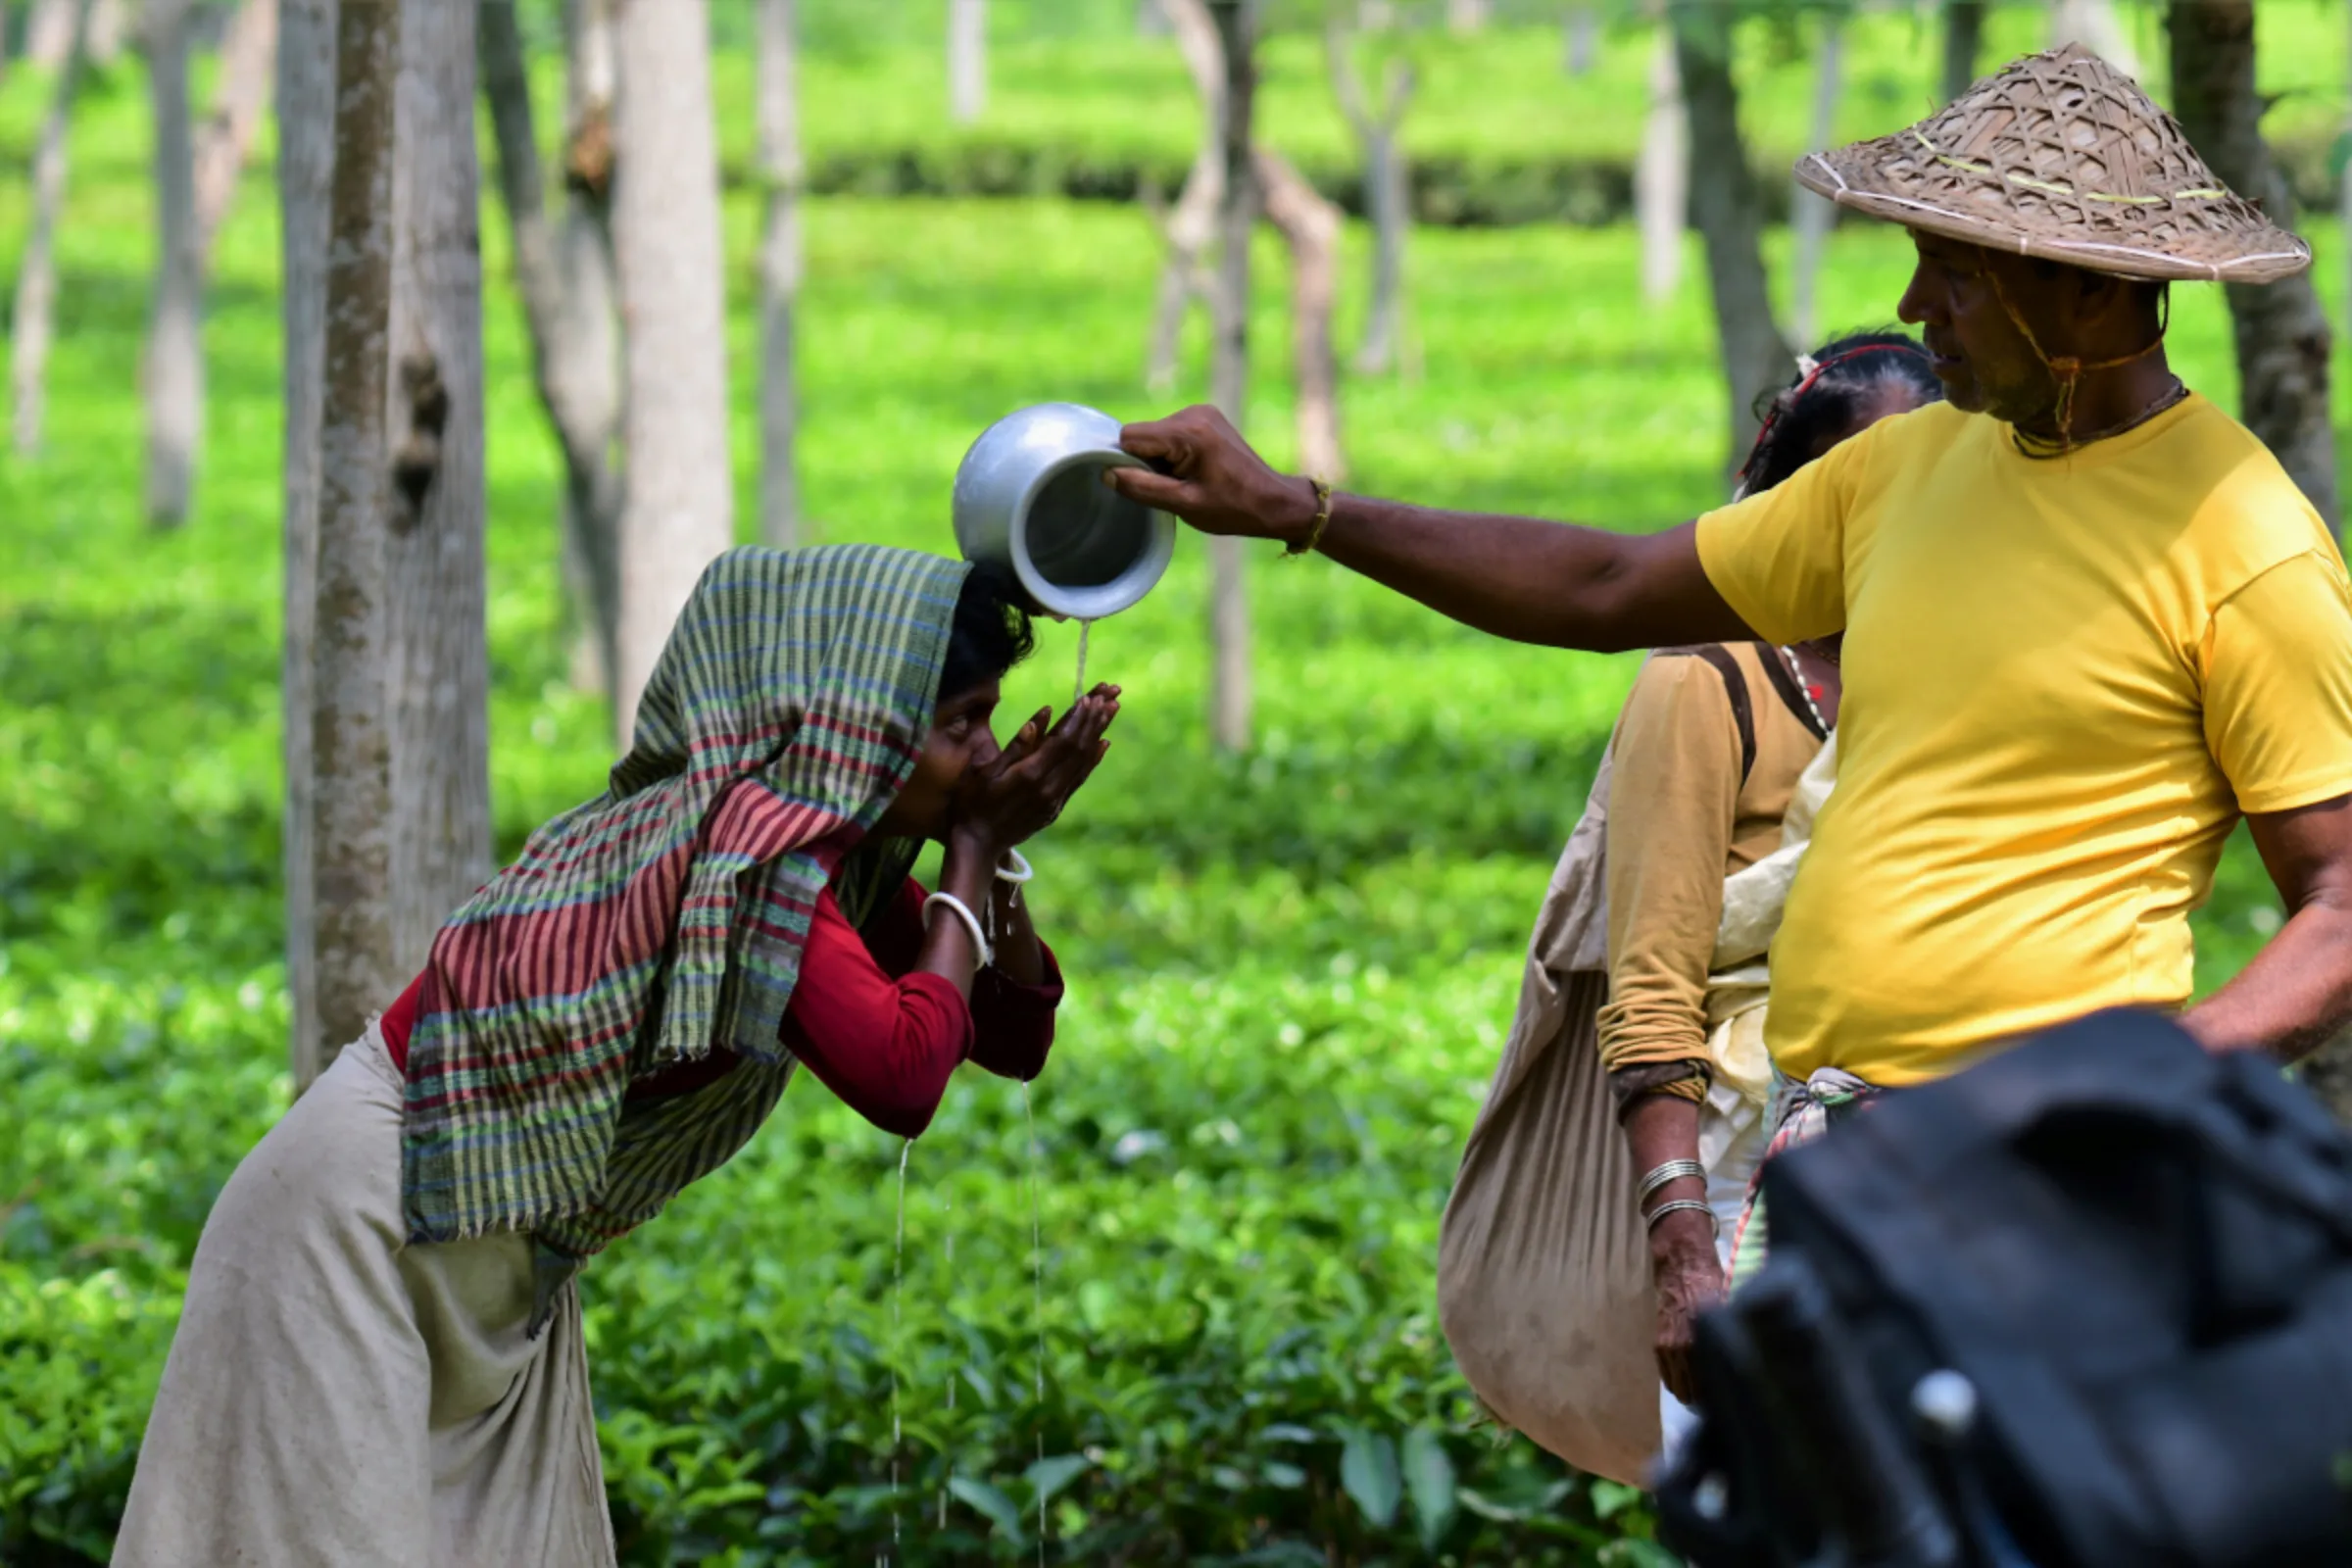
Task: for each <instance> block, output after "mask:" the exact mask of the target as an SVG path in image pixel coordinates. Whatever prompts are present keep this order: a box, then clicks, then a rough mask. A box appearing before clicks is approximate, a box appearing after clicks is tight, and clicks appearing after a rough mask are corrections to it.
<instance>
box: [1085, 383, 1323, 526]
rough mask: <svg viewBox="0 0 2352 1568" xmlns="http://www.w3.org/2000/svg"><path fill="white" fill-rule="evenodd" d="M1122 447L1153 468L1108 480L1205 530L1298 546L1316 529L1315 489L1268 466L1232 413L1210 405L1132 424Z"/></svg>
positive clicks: (1107, 475)
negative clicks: (1235, 424)
mask: <svg viewBox="0 0 2352 1568" xmlns="http://www.w3.org/2000/svg"><path fill="white" fill-rule="evenodd" d="M1119 445H1120V446H1122V447H1124V448H1126V449H1127V451H1128V452H1129V453H1131V454H1132V455H1134V456H1136V457H1139V458H1141V459H1143V460H1144V461H1145V462H1146V463H1149V464H1151V465H1152V467H1151V468H1105V469H1103V483H1104V484H1107V485H1109V486H1110V487H1111V488H1112V489H1113V490H1116V491H1117V492H1118V493H1119V494H1120V495H1123V496H1125V497H1126V498H1127V499H1128V500H1130V501H1134V502H1138V503H1140V504H1142V505H1144V506H1147V507H1154V508H1157V509H1158V510H1159V511H1161V512H1166V513H1172V514H1174V515H1177V516H1179V517H1182V518H1183V519H1184V520H1185V521H1187V522H1189V523H1191V524H1192V525H1193V526H1194V527H1196V528H1198V529H1200V530H1201V532H1202V533H1216V534H1239V535H1240V536H1242V537H1243V538H1246V539H1282V540H1286V541H1294V542H1295V541H1297V540H1299V539H1303V538H1305V537H1306V533H1307V530H1308V529H1309V528H1311V527H1313V526H1314V521H1315V512H1316V502H1315V487H1314V486H1313V485H1312V484H1311V483H1309V482H1308V481H1306V480H1304V479H1299V478H1291V477H1288V476H1286V475H1283V474H1279V473H1276V472H1275V471H1274V470H1273V469H1272V468H1270V467H1268V466H1266V461H1265V459H1263V458H1261V457H1259V456H1258V455H1257V454H1256V453H1255V452H1253V451H1251V450H1250V443H1249V442H1247V441H1245V440H1243V439H1242V433H1241V432H1240V431H1239V430H1236V429H1235V428H1234V427H1233V426H1232V424H1231V423H1229V422H1228V421H1227V420H1226V417H1225V416H1224V415H1222V414H1219V413H1218V412H1217V411H1216V410H1215V409H1212V408H1209V407H1208V406H1206V405H1205V404H1201V405H1196V406H1194V407H1192V408H1189V409H1186V410H1185V411H1184V412H1183V413H1181V414H1173V415H1170V416H1169V417H1167V418H1164V419H1153V420H1152V421H1151V422H1150V423H1148V424H1131V425H1128V426H1127V427H1126V428H1125V429H1123V430H1121V431H1120V432H1119ZM1154 470H1156V471H1154Z"/></svg>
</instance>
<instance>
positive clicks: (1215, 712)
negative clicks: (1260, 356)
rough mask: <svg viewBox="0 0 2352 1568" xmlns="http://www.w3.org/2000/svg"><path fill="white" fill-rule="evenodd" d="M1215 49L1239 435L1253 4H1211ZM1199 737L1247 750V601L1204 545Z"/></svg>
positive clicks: (1222, 275)
mask: <svg viewBox="0 0 2352 1568" xmlns="http://www.w3.org/2000/svg"><path fill="white" fill-rule="evenodd" d="M1210 10H1211V13H1212V15H1213V16H1214V17H1215V19H1216V24H1217V42H1218V44H1219V46H1220V48H1221V49H1222V50H1223V53H1224V60H1225V85H1224V92H1223V99H1224V110H1225V115H1224V123H1223V126H1222V134H1221V135H1220V136H1219V138H1218V148H1217V151H1218V157H1219V160H1220V162H1222V164H1223V165H1224V171H1225V177H1224V184H1225V203H1224V212H1223V214H1222V215H1221V221H1220V222H1219V223H1218V233H1219V255H1218V258H1217V287H1216V299H1215V309H1214V316H1215V334H1214V335H1215V342H1216V349H1215V355H1214V359H1213V362H1212V365H1211V368H1210V372H1209V378H1210V383H1211V396H1212V397H1213V398H1214V400H1215V402H1216V405H1217V407H1218V408H1220V409H1222V410H1224V411H1225V417H1227V418H1229V419H1231V420H1232V421H1233V422H1234V425H1235V426H1236V427H1237V428H1246V423H1245V417H1246V416H1247V414H1248V409H1247V401H1248V392H1249V386H1250V229H1251V228H1252V227H1254V226H1255V224H1256V221H1257V199H1258V198H1257V181H1256V179H1255V178H1254V177H1253V173H1252V171H1251V169H1250V129H1251V126H1250V119H1251V114H1252V111H1253V109H1254V107H1255V99H1256V87H1257V82H1256V57H1257V23H1258V15H1257V13H1258V0H1214V3H1213V4H1212V5H1211V7H1210ZM1208 572H1209V589H1208V643H1209V653H1210V660H1211V667H1210V672H1209V688H1208V732H1209V738H1210V739H1211V741H1213V742H1214V743H1215V744H1216V745H1217V746H1218V747H1220V748H1222V749H1223V750H1225V751H1229V752H1238V751H1244V750H1246V749H1248V747H1249V745H1250V601H1249V597H1248V589H1247V587H1246V586H1245V583H1244V580H1243V570H1242V542H1241V541H1240V540H1239V539H1228V538H1212V539H1211V540H1209V542H1208Z"/></svg>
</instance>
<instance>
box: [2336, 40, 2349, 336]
mask: <svg viewBox="0 0 2352 1568" xmlns="http://www.w3.org/2000/svg"><path fill="white" fill-rule="evenodd" d="M2344 16H2345V19H2346V21H2347V22H2352V10H2347V11H2346V12H2345V13H2344ZM2345 41H2346V43H2347V44H2352V27H2347V28H2346V29H2345ZM2346 64H2347V67H2348V68H2352V58H2348V59H2347V62H2346ZM2346 79H2347V80H2352V69H2348V70H2347V75H2346ZM2338 134H2339V135H2340V136H2342V137H2343V138H2344V139H2345V142H2346V144H2347V145H2352V106H2347V107H2346V109H2345V111H2344V126H2343V129H2342V130H2341V131H2340V132H2338ZM2335 184H2336V189H2335V208H2336V220H2337V222H2338V225H2339V227H2338V229H2337V232H2338V233H2340V234H2343V235H2346V236H2347V237H2352V160H2347V161H2346V162H2345V164H2344V169H2343V172H2342V173H2340V174H2338V175H2337V176H2336V182H2335ZM2344 266H2345V276H2344V282H2345V285H2346V286H2345V289H2344V310H2345V313H2346V315H2345V329H2346V331H2348V332H2352V246H2347V247H2345V254H2344Z"/></svg>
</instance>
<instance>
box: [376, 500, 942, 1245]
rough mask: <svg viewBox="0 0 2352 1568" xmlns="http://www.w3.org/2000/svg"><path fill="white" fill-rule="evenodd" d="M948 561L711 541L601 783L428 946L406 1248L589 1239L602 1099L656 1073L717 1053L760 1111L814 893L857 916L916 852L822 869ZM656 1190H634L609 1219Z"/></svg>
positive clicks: (413, 1049) (867, 778) (911, 668)
mask: <svg viewBox="0 0 2352 1568" xmlns="http://www.w3.org/2000/svg"><path fill="white" fill-rule="evenodd" d="M969 569H970V568H969V567H968V566H966V565H965V564H963V563H961V562H955V561H948V560H944V559H942V558H940V557H936V556H928V555H921V554H917V553H915V552H912V551H905V550H885V549H881V548H879V547H875V546H865V545H841V546H830V547H826V548H822V549H812V550H799V551H790V552H785V551H773V550H733V551H729V552H728V553H727V554H725V555H723V556H721V557H719V558H718V560H717V561H715V562H713V563H712V564H711V567H710V569H709V570H707V571H706V572H704V574H703V578H702V581H701V582H700V583H698V584H697V585H696V587H695V590H694V596H693V597H692V598H691V599H690V600H688V601H687V604H686V608H685V610H684V611H683V612H681V613H680V614H679V616H678V622H677V625H676V626H675V627H674V628H673V629H672V630H671V632H670V636H669V642H668V644H667V646H666V647H664V648H663V649H662V658H661V661H660V662H659V663H658V664H657V665H656V666H655V669H654V673H653V677H652V679H651V680H650V681H649V682H648V683H647V686H646V689H645V695H644V698H643V699H642V701H641V703H640V704H639V707H638V711H637V727H636V736H635V740H634V744H633V745H632V746H631V747H630V749H629V753H628V755H627V756H626V757H624V758H622V759H621V760H620V762H619V763H618V765H616V766H615V767H614V768H613V773H612V778H611V781H610V783H609V784H608V786H607V788H606V790H605V793H604V794H603V795H601V796H599V797H598V798H597V799H595V800H593V801H590V802H588V803H587V804H586V805H584V806H580V807H576V808H574V809H571V810H569V811H566V812H565V813H564V814H563V815H562V816H559V817H557V818H556V819H555V820H553V821H551V822H549V823H548V824H547V825H546V826H544V827H542V828H540V829H539V831H538V832H536V833H534V834H533V835H532V836H531V839H530V842H529V843H528V844H527V845H525V846H524V848H523V852H522V857H521V858H520V859H518V860H516V861H515V864H513V865H511V866H509V867H508V868H507V869H506V870H504V871H502V872H500V873H499V874H498V875H497V876H496V877H495V878H493V879H492V880H491V881H490V882H489V883H488V884H486V885H485V886H484V887H483V888H482V889H481V891H480V892H478V893H476V894H475V895H474V896H473V898H472V899H471V900H470V901H468V902H467V903H466V906H465V907H463V908H461V909H460V910H459V911H458V912H457V913H456V914H455V915H454V916H452V917H451V918H450V920H449V922H448V923H447V924H446V925H444V926H443V927H442V928H441V931H440V934H439V935H438V936H437V937H435V938H434V940H433V948H432V956H431V960H430V964H429V974H430V977H431V978H430V981H429V983H428V985H427V986H426V989H425V996H424V1005H423V1006H422V1007H420V1009H419V1012H418V1016H417V1024H416V1028H415V1032H414V1033H413V1034H412V1036H411V1038H410V1045H409V1077H408V1092H407V1105H406V1113H405V1119H404V1130H403V1131H404V1135H403V1147H402V1161H401V1163H402V1191H403V1201H404V1205H405V1209H406V1217H407V1222H408V1228H409V1234H410V1239H411V1240H412V1241H413V1242H448V1241H455V1240H458V1239H460V1238H463V1237H470V1236H480V1235H483V1234H486V1233H490V1232H495V1231H503V1230H530V1231H537V1232H539V1233H540V1234H541V1236H542V1239H543V1241H553V1242H556V1243H557V1245H559V1246H560V1247H563V1248H564V1250H573V1251H585V1250H594V1248H596V1247H598V1246H601V1245H602V1243H603V1241H605V1240H609V1239H610V1236H611V1234H613V1233H614V1226H613V1224H611V1223H596V1224H587V1223H571V1222H574V1221H586V1220H588V1219H590V1218H591V1217H592V1213H593V1214H594V1215H603V1214H607V1213H609V1212H610V1211H611V1205H606V1204H604V1203H603V1199H604V1196H605V1189H606V1186H607V1181H608V1174H609V1172H608V1163H609V1161H610V1159H611V1157H612V1155H613V1149H614V1142H615V1136H616V1133H617V1132H618V1130H619V1125H620V1119H621V1108H622V1100H623V1097H624V1095H625V1094H626V1092H627V1090H628V1087H629V1084H630V1083H631V1082H632V1081H633V1080H634V1079H636V1078H638V1077H641V1076H643V1075H644V1074H646V1073H649V1072H651V1071H653V1070H655V1069H657V1068H659V1067H662V1066H664V1065H666V1064H668V1063H671V1062H675V1061H680V1060H685V1059H689V1058H693V1057H699V1056H703V1055H706V1054H709V1053H710V1052H711V1050H712V1049H713V1048H724V1049H727V1050H731V1051H734V1052H736V1053H738V1054H741V1055H742V1056H744V1057H746V1058H748V1060H749V1061H750V1062H752V1063H753V1064H755V1066H757V1067H760V1068H761V1069H762V1070H761V1071H760V1072H757V1073H754V1074H751V1075H750V1076H753V1077H757V1078H759V1079H760V1080H762V1081H763V1082H767V1083H769V1084H770V1085H771V1088H772V1092H769V1093H764V1094H763V1095H762V1096H761V1097H760V1098H761V1100H762V1101H763V1103H762V1104H761V1105H760V1114H761V1115H764V1113H765V1110H766V1108H767V1107H770V1106H772V1105H773V1103H774V1099H775V1095H776V1094H779V1093H781V1090H782V1082H783V1077H784V1074H785V1072H787V1071H788V1070H789V1067H790V1059H789V1056H788V1055H787V1054H786V1053H785V1052H784V1051H783V1048H782V1046H781V1045H780V1044H779V1042H778V1038H777V1036H778V1030H779V1028H780V1027H781V1025H782V1023H783V1020H784V1010H785V1007H786V1005H788V1004H789V1003H790V1002H791V999H792V990H793V984H794V981H795V980H796V979H797V978H798V976H799V973H800V959H801V949H802V945H803V944H804V942H805V941H806V940H807V937H808V932H809V917H810V915H811V913H812V912H813V911H814V909H815V907H816V901H817V898H818V896H819V895H820V894H822V893H823V892H824V890H825V886H826V884H827V882H828V881H833V882H834V883H835V885H836V886H835V891H836V897H838V898H841V899H842V901H843V904H844V908H845V912H847V913H848V914H849V915H850V917H851V918H852V919H853V920H858V919H862V918H863V916H864V915H865V914H866V913H867V912H869V911H868V909H867V907H865V906H867V905H868V904H869V903H870V902H871V901H872V900H873V899H875V898H878V897H879V896H881V895H883V894H886V893H888V892H889V891H891V890H893V889H894V888H895V887H896V886H897V885H898V883H899V881H900V880H902V879H903V878H904V877H905V875H906V871H907V865H908V863H909V862H910V860H911V858H912V856H911V850H912V846H910V845H906V844H904V843H903V842H900V841H875V842H874V843H872V844H870V845H868V846H867V847H866V848H865V849H864V850H863V851H861V852H860V853H859V854H858V855H857V856H856V857H855V858H854V860H853V861H852V863H851V864H848V865H845V864H844V860H845V858H849V857H850V852H851V851H852V850H853V849H854V848H856V847H857V846H858V843H859V841H860V840H861V839H863V838H864V835H865V832H866V830H867V829H868V828H869V827H871V826H872V825H873V822H874V820H875V819H876V818H877V817H878V816H880V815H881V813H882V811H883V810H884V809H885V808H887V807H888V806H889V804H890V802H891V800H892V799H893V798H894V797H895V796H896V795H897V794H898V792H899V790H900V788H901V787H902V786H903V785H904V784H905V783H906V781H907V777H908V775H909V774H910V773H911V772H912V771H913V768H914V762H915V759H916V757H917V756H918V755H919V754H920V752H921V750H922V745H923V740H924V737H925V735H926V734H927V733H928V731H929V729H930V724H931V715H932V711H933V709H934V707H935V705H936V703H937V700H938V687H939V674H940V666H941V663H942V662H943V660H944V659H945V657H946V653H947V646H948V636H949V631H950V628H951V625H952V623H953V620H954V617H955V612H956V595H957V593H958V592H959V591H960V590H961V588H962V584H963V578H964V575H965V573H966V572H967V571H968V570H969ZM884 861H887V862H889V863H887V864H885V863H882V862H884ZM837 871H838V872H839V873H840V875H839V876H838V877H837V876H836V872H837ZM695 1098H696V1099H698V1100H699V1099H701V1098H702V1097H700V1096H697V1097H695ZM738 1134H739V1136H738ZM749 1134H750V1128H741V1129H736V1130H735V1132H734V1133H731V1134H730V1137H729V1138H728V1139H727V1140H725V1141H724V1142H725V1144H726V1148H727V1152H732V1150H733V1148H734V1147H735V1146H737V1145H739V1144H740V1142H741V1140H742V1138H745V1137H748V1136H749ZM720 1157H722V1158H723V1157H724V1156H723V1155H721V1156H720ZM691 1163H692V1164H693V1165H704V1163H705V1162H703V1161H701V1160H695V1161H692V1162H691ZM705 1168H707V1166H705ZM691 1174H700V1171H699V1170H693V1171H691V1172H689V1171H686V1170H681V1171H680V1172H679V1180H678V1183H677V1184H678V1185H679V1186H682V1185H683V1182H684V1180H685V1179H691ZM675 1190H676V1188H675V1187H671V1188H670V1189H669V1191H667V1192H662V1193H660V1194H647V1193H639V1194H634V1195H632V1196H631V1200H630V1201H629V1203H628V1204H627V1205H626V1209H627V1212H628V1213H629V1215H630V1218H631V1219H633V1220H635V1219H642V1218H644V1217H650V1214H651V1213H652V1212H653V1211H655V1210H657V1209H659V1207H660V1206H661V1203H662V1201H666V1200H667V1198H668V1197H670V1196H672V1195H673V1194H674V1192H675ZM591 1238H593V1239H591Z"/></svg>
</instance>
